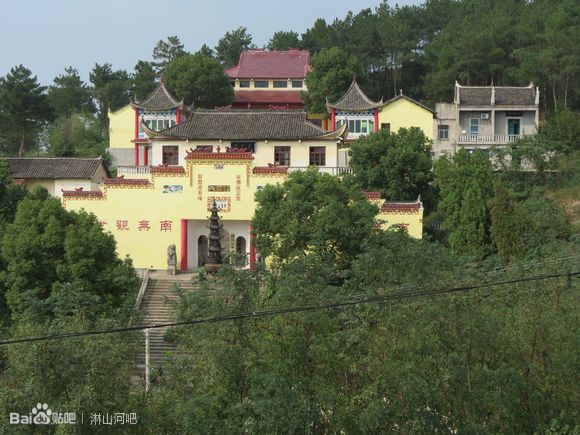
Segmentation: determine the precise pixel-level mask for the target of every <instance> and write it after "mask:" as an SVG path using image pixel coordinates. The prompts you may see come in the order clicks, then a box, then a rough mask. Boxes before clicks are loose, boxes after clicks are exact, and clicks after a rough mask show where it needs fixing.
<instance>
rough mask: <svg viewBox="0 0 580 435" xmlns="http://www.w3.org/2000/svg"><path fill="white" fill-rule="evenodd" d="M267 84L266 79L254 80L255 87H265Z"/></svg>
mask: <svg viewBox="0 0 580 435" xmlns="http://www.w3.org/2000/svg"><path fill="white" fill-rule="evenodd" d="M268 85H269V83H268V80H256V81H255V82H254V87H255V88H267V87H268Z"/></svg>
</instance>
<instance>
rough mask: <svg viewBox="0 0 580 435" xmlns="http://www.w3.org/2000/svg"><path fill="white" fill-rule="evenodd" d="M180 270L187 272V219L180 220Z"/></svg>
mask: <svg viewBox="0 0 580 435" xmlns="http://www.w3.org/2000/svg"><path fill="white" fill-rule="evenodd" d="M180 269H181V270H187V219H181V267H180Z"/></svg>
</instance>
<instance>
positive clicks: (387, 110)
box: [379, 98, 433, 140]
mask: <svg viewBox="0 0 580 435" xmlns="http://www.w3.org/2000/svg"><path fill="white" fill-rule="evenodd" d="M384 123H390V124H391V132H393V133H396V132H397V131H399V129H400V128H401V127H404V128H411V127H419V128H420V129H421V130H423V133H425V136H427V138H429V139H430V140H433V113H431V112H430V111H428V110H427V109H424V108H423V107H421V106H418V105H417V104H415V103H413V102H411V101H409V100H406V99H405V98H400V99H398V100H396V101H393V102H392V103H389V104H387V105H385V106H383V107H382V108H381V109H379V128H380V125H381V124H384Z"/></svg>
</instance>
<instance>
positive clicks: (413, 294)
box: [0, 272, 580, 346]
mask: <svg viewBox="0 0 580 435" xmlns="http://www.w3.org/2000/svg"><path fill="white" fill-rule="evenodd" d="M578 275H580V272H567V273H559V274H549V275H537V276H529V277H525V278H517V279H511V280H506V281H499V282H493V283H485V284H478V285H471V286H463V287H449V288H441V289H431V290H417V291H415V292H406V293H394V294H390V295H383V296H373V297H369V298H361V299H355V300H349V301H342V302H335V303H327V304H321V305H309V306H295V307H286V308H273V309H269V310H263V311H253V312H247V313H240V314H232V315H229V316H218V317H209V318H205V319H195V320H186V321H182V322H173V323H162V324H154V325H141V326H129V327H124V328H113V329H102V330H96V331H84V332H70V333H62V334H54V335H45V336H39V337H29V338H18V339H14V340H6V341H0V346H2V345H8V344H17V343H29V342H35V341H46V340H60V339H65V338H73V337H86V336H95V335H103V334H115V333H122V332H131V331H142V330H145V329H156V328H167V327H174V326H183V325H199V324H202V323H220V322H228V321H232V320H244V319H251V318H259V317H269V316H275V315H280V314H290V313H299V312H308V311H317V310H325V309H333V308H345V307H348V306H353V305H360V304H369V303H377V302H388V301H394V300H401V299H407V298H418V297H424V296H432V295H440V294H446V293H458V292H467V291H471V290H477V289H483V288H489V287H497V286H503V285H508V284H516V283H522V282H530V281H540V280H547V279H555V278H561V277H568V278H571V277H574V276H578Z"/></svg>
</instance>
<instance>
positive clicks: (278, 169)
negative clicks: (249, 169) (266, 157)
mask: <svg viewBox="0 0 580 435" xmlns="http://www.w3.org/2000/svg"><path fill="white" fill-rule="evenodd" d="M253 173H254V174H287V173H288V166H256V167H255V168H254V171H253Z"/></svg>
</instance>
